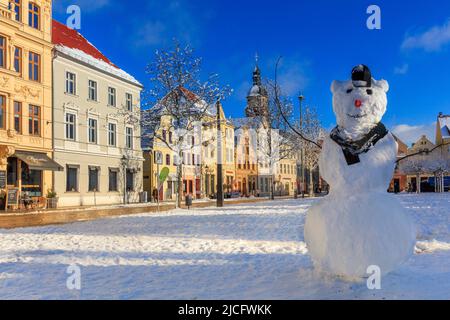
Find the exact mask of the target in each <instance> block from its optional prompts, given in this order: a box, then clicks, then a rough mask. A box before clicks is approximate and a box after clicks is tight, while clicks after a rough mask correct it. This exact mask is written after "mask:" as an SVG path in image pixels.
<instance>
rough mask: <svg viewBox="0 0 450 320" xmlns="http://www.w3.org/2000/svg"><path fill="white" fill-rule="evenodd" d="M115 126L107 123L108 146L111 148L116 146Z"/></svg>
mask: <svg viewBox="0 0 450 320" xmlns="http://www.w3.org/2000/svg"><path fill="white" fill-rule="evenodd" d="M116 128H117V126H116V124H114V123H108V145H109V146H111V147H115V146H116V140H117V139H116Z"/></svg>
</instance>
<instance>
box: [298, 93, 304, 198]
mask: <svg viewBox="0 0 450 320" xmlns="http://www.w3.org/2000/svg"><path fill="white" fill-rule="evenodd" d="M303 100H305V97H304V96H303V95H302V94H301V93H300V95H299V96H298V101H299V108H300V132H302V130H303V105H302V103H303ZM300 170H301V186H302V188H301V189H302V198H304V197H305V168H304V147H303V146H302V147H301V148H300ZM297 175H298V172H297Z"/></svg>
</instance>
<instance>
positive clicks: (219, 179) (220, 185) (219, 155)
mask: <svg viewBox="0 0 450 320" xmlns="http://www.w3.org/2000/svg"><path fill="white" fill-rule="evenodd" d="M216 113H217V207H218V208H221V207H223V172H222V160H223V157H222V127H221V119H220V101H217V102H216Z"/></svg>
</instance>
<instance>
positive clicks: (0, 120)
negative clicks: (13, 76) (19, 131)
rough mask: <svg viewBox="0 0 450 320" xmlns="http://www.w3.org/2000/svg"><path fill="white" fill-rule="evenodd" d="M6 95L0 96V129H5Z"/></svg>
mask: <svg viewBox="0 0 450 320" xmlns="http://www.w3.org/2000/svg"><path fill="white" fill-rule="evenodd" d="M5 120H6V97H5V96H0V129H5Z"/></svg>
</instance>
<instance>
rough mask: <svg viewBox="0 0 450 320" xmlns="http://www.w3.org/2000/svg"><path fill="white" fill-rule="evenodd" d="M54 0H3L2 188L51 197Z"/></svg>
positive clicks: (53, 166) (0, 28) (0, 61)
mask: <svg viewBox="0 0 450 320" xmlns="http://www.w3.org/2000/svg"><path fill="white" fill-rule="evenodd" d="M51 21H52V2H51V1H50V0H33V1H29V0H11V1H6V0H0V190H2V193H3V194H4V192H5V190H6V189H7V188H16V189H18V191H19V194H20V196H22V195H24V194H26V195H29V196H31V197H33V198H43V197H45V195H46V193H47V191H48V190H51V189H52V188H53V182H52V171H53V170H60V169H61V167H60V166H59V165H58V164H57V163H55V162H54V161H53V160H52V135H53V131H52V123H53V119H52V48H53V46H52V41H51V32H52V30H51V29H52V28H51Z"/></svg>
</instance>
